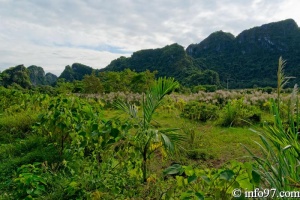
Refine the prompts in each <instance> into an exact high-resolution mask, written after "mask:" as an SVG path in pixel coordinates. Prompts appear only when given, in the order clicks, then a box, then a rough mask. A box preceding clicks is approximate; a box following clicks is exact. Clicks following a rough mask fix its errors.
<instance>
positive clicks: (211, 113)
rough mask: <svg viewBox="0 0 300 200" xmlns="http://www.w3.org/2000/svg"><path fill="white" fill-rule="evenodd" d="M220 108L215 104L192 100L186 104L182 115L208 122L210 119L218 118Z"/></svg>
mask: <svg viewBox="0 0 300 200" xmlns="http://www.w3.org/2000/svg"><path fill="white" fill-rule="evenodd" d="M218 110H219V108H218V107H217V106H216V105H213V104H205V103H202V102H197V101H190V102H188V103H187V104H186V105H185V106H184V109H183V111H182V113H181V116H182V117H185V118H188V119H192V120H197V121H198V120H199V121H202V122H206V121H207V120H210V119H216V118H217V116H218V114H217V111H218Z"/></svg>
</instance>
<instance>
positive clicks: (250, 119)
mask: <svg viewBox="0 0 300 200" xmlns="http://www.w3.org/2000/svg"><path fill="white" fill-rule="evenodd" d="M260 121H261V111H260V110H259V109H258V108H257V107H255V106H252V105H245V104H243V99H238V100H236V99H235V100H233V101H229V102H228V103H227V105H226V106H225V107H224V108H223V109H222V111H221V113H220V118H219V122H218V123H219V124H220V125H221V126H245V125H250V124H252V123H259V122H260Z"/></svg>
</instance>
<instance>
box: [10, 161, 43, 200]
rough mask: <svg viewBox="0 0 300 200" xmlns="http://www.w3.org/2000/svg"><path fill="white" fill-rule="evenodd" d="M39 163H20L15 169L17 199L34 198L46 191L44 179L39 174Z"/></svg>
mask: <svg viewBox="0 0 300 200" xmlns="http://www.w3.org/2000/svg"><path fill="white" fill-rule="evenodd" d="M40 165H41V163H34V164H28V165H22V166H21V167H20V168H18V170H17V177H15V178H14V179H13V181H14V182H15V187H16V189H15V193H16V196H15V198H17V199H34V198H35V197H39V196H40V195H42V194H43V193H46V186H47V183H46V180H45V178H43V177H42V176H41V174H42V170H41V169H40Z"/></svg>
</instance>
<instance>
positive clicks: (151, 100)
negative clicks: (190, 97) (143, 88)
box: [115, 78, 183, 182]
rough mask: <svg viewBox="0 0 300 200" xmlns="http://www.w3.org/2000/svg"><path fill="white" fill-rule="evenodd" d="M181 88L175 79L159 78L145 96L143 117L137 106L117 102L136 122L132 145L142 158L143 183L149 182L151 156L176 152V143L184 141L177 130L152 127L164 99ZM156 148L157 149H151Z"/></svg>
mask: <svg viewBox="0 0 300 200" xmlns="http://www.w3.org/2000/svg"><path fill="white" fill-rule="evenodd" d="M178 86H179V84H178V82H176V81H174V79H173V78H159V79H158V80H157V81H156V82H155V84H154V85H153V87H152V88H151V89H150V90H149V91H148V92H147V93H146V94H145V95H144V97H143V102H142V117H139V116H138V110H137V107H136V106H135V105H132V104H128V103H126V102H124V101H120V100H119V101H117V102H116V103H115V106H116V107H117V108H118V109H120V110H122V111H124V112H125V113H127V114H128V115H129V116H130V117H131V118H132V119H133V122H134V125H135V126H136V127H137V128H136V133H135V135H134V137H133V139H132V141H131V144H132V145H133V146H134V147H135V148H136V149H137V150H138V152H139V153H140V155H141V158H142V174H143V181H144V182H146V181H147V171H148V169H147V168H148V167H147V161H148V160H149V159H150V156H151V155H152V154H153V153H154V152H155V151H156V150H158V149H159V148H161V147H163V148H164V149H166V150H168V151H170V152H172V151H174V142H178V141H180V140H182V139H183V137H182V136H180V135H179V134H177V133H174V131H175V130H177V129H164V130H158V129H156V128H155V127H153V126H152V125H151V122H152V117H153V114H154V113H155V112H156V109H157V108H158V107H159V106H160V104H161V103H162V100H163V98H164V97H165V96H166V95H167V94H170V93H171V92H172V91H173V90H174V89H175V88H177V87H178ZM153 146H155V148H154V149H153V148H151V147H153Z"/></svg>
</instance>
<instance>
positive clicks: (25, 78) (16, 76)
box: [1, 65, 31, 88]
mask: <svg viewBox="0 0 300 200" xmlns="http://www.w3.org/2000/svg"><path fill="white" fill-rule="evenodd" d="M1 77H2V84H3V86H4V87H8V86H10V85H12V84H13V83H16V84H18V85H20V86H21V87H23V88H30V87H31V82H30V78H29V72H28V70H27V69H26V67H24V65H18V66H16V67H11V68H9V69H6V70H4V71H3V72H2V74H1Z"/></svg>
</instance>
